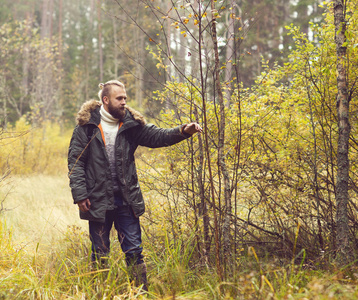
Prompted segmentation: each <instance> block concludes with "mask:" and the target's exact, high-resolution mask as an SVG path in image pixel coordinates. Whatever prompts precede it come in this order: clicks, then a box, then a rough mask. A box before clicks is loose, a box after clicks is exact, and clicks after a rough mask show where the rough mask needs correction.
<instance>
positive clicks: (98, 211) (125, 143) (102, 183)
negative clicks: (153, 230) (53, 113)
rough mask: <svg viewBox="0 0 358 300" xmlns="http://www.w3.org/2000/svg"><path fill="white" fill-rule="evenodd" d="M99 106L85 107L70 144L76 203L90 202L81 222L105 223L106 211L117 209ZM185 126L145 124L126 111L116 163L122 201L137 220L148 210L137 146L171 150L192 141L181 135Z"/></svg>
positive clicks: (137, 114)
mask: <svg viewBox="0 0 358 300" xmlns="http://www.w3.org/2000/svg"><path fill="white" fill-rule="evenodd" d="M100 106H101V103H100V102H98V101H95V100H90V101H87V102H86V103H84V104H83V105H82V107H81V110H80V111H79V113H78V115H77V126H76V127H75V129H74V131H73V135H72V138H71V142H70V147H69V152H68V168H69V178H70V187H71V191H72V196H73V200H74V203H77V202H79V201H82V200H85V199H89V200H90V202H91V209H90V210H89V211H88V212H87V213H83V212H80V217H81V219H85V220H91V221H97V222H104V218H105V214H106V211H107V210H111V209H114V207H115V206H114V195H113V186H112V176H111V171H110V168H109V161H108V156H107V152H106V149H105V144H104V142H103V139H102V135H101V132H100V129H99V128H98V125H99V124H100V122H101V115H100V112H99V111H100ZM183 126H184V125H182V126H178V127H176V128H171V129H163V128H158V127H156V126H155V125H153V124H146V122H145V120H144V118H143V116H142V115H141V114H140V113H138V112H137V111H135V110H133V109H131V108H129V107H127V111H126V115H125V117H124V120H123V125H122V126H121V128H120V129H119V130H118V133H117V137H116V143H115V162H116V167H117V177H118V184H119V187H120V194H121V197H122V199H123V200H124V202H125V203H126V204H128V205H130V207H131V208H132V210H133V212H134V214H135V216H137V217H139V216H140V215H142V214H143V213H144V210H145V206H144V201H143V196H142V192H141V190H140V187H139V183H138V177H137V171H136V167H135V161H134V152H135V150H136V149H137V147H138V146H146V147H150V148H158V147H164V146H170V145H173V144H176V143H178V142H180V141H182V140H184V139H186V138H188V137H190V135H187V134H185V133H183V132H182V129H183Z"/></svg>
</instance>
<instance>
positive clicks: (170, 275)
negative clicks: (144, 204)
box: [0, 175, 358, 299]
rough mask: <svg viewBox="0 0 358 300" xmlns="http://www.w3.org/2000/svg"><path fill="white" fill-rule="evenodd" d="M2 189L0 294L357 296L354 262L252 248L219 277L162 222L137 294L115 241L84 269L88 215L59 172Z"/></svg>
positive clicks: (16, 296)
mask: <svg viewBox="0 0 358 300" xmlns="http://www.w3.org/2000/svg"><path fill="white" fill-rule="evenodd" d="M8 189H11V191H10V193H9V195H8V196H7V198H6V200H5V202H4V208H5V210H3V211H2V212H1V214H0V299H143V298H150V299H357V297H358V289H357V283H358V279H357V278H358V275H357V274H358V272H357V271H355V270H354V269H353V270H352V271H351V272H346V270H336V269H334V268H331V269H330V271H328V269H327V270H310V269H306V270H305V269H303V263H302V264H301V265H300V266H296V265H291V264H290V263H288V264H287V265H282V264H279V263H275V260H274V259H273V258H272V257H271V258H268V259H260V258H258V257H257V256H256V255H253V254H251V256H250V255H249V256H247V255H246V256H245V255H240V256H239V257H237V266H236V271H235V272H233V273H232V274H231V276H230V278H227V280H226V281H224V282H222V281H220V280H219V278H218V277H217V276H216V275H215V270H214V269H212V268H211V267H209V266H203V265H198V264H196V263H194V264H193V262H192V261H190V260H191V255H192V243H191V241H190V240H188V238H187V237H186V236H185V235H184V236H183V237H178V241H177V243H176V244H173V243H172V242H170V241H169V240H168V239H167V233H166V231H165V230H163V228H162V227H161V226H163V224H158V226H159V227H160V228H159V227H158V228H156V229H157V230H156V232H157V234H156V235H155V236H154V233H153V236H151V238H152V239H154V240H155V241H156V243H152V242H153V240H152V241H149V240H148V236H144V244H145V248H146V262H147V265H148V275H149V282H150V291H149V294H148V295H147V296H143V294H142V291H141V290H140V289H136V288H133V287H132V286H131V284H130V282H129V280H128V274H127V272H126V268H125V265H124V262H123V254H122V253H121V252H120V249H119V245H118V242H117V243H113V246H114V251H116V252H118V253H121V254H120V255H118V256H113V257H112V258H111V264H110V267H109V269H106V270H105V271H102V270H99V271H96V270H93V269H91V267H90V263H89V256H88V254H89V241H88V236H87V222H85V221H80V220H79V217H78V211H77V207H76V206H75V205H73V204H72V197H71V193H70V189H69V187H68V180H67V177H66V176H65V175H61V176H45V175H33V176H31V177H12V178H11V182H8V183H7V184H6V185H5V188H4V186H3V187H2V190H1V191H0V199H2V198H3V196H4V194H5V193H6V190H8ZM157 209H158V210H160V208H159V207H157ZM144 223H145V222H144ZM152 226H154V225H153V224H152ZM154 231H155V230H154V228H153V232H154ZM163 237H164V240H162V239H163ZM252 253H254V254H255V252H254V250H252Z"/></svg>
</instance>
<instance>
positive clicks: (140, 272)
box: [132, 263, 148, 292]
mask: <svg viewBox="0 0 358 300" xmlns="http://www.w3.org/2000/svg"><path fill="white" fill-rule="evenodd" d="M132 275H133V280H134V284H135V286H137V287H139V286H141V285H142V289H143V290H144V291H146V292H148V281H147V266H146V264H145V263H141V264H138V265H133V266H132Z"/></svg>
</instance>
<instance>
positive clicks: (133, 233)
mask: <svg viewBox="0 0 358 300" xmlns="http://www.w3.org/2000/svg"><path fill="white" fill-rule="evenodd" d="M113 224H114V227H115V229H116V230H117V233H118V240H119V242H120V243H121V248H122V251H123V252H124V253H125V256H126V263H127V265H128V266H129V265H132V264H135V265H136V264H141V263H143V255H142V250H143V248H142V247H141V244H142V237H141V229H140V224H139V218H136V217H135V216H134V214H133V212H132V209H131V208H130V207H129V206H119V207H117V208H116V209H115V210H109V211H107V213H106V222H105V223H99V222H93V221H89V232H90V238H91V241H92V257H91V258H92V261H96V260H99V259H101V258H103V257H108V255H109V251H110V239H109V234H110V231H111V229H112V226H113Z"/></svg>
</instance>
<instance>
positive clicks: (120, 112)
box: [108, 101, 126, 121]
mask: <svg viewBox="0 0 358 300" xmlns="http://www.w3.org/2000/svg"><path fill="white" fill-rule="evenodd" d="M108 112H109V113H110V114H111V115H112V117H113V118H116V119H118V120H120V121H122V120H123V119H124V116H125V115H126V109H125V108H123V109H120V108H116V107H114V106H113V105H112V102H111V101H109V103H108Z"/></svg>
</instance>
